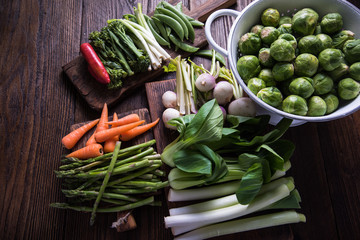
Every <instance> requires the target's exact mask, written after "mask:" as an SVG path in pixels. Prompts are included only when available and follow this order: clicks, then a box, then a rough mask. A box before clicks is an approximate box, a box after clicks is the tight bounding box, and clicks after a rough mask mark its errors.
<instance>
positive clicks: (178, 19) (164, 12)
mask: <svg viewBox="0 0 360 240" xmlns="http://www.w3.org/2000/svg"><path fill="white" fill-rule="evenodd" d="M156 9H157V10H158V12H159V13H160V14H165V15H167V16H169V17H172V18H174V19H175V20H176V21H178V22H179V23H180V25H181V27H182V28H183V30H184V36H185V38H186V39H189V30H188V27H187V25H186V24H185V22H184V21H183V20H182V19H181V18H180V17H179V16H178V15H177V14H176V13H174V12H172V11H171V10H169V9H166V8H162V7H157V8H156Z"/></svg>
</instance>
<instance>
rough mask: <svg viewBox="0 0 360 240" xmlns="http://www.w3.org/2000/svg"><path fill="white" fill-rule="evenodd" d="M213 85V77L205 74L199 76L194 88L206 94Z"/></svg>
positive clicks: (214, 82)
mask: <svg viewBox="0 0 360 240" xmlns="http://www.w3.org/2000/svg"><path fill="white" fill-rule="evenodd" d="M215 85H216V80H215V77H214V76H213V75H211V74H210V73H207V72H205V73H202V74H200V75H199V76H198V77H197V79H196V81H195V86H196V88H197V90H199V91H200V92H208V91H210V90H212V89H214V87H215Z"/></svg>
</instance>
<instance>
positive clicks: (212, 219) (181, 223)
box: [165, 182, 295, 236]
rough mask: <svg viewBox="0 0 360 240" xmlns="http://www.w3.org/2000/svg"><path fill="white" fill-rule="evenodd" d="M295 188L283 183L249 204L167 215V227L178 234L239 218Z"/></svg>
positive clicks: (267, 204)
mask: <svg viewBox="0 0 360 240" xmlns="http://www.w3.org/2000/svg"><path fill="white" fill-rule="evenodd" d="M294 188H295V185H294V184H293V183H292V182H289V184H282V185H280V186H279V187H277V188H275V189H274V190H272V191H269V192H265V193H263V194H261V195H259V196H256V197H255V198H254V200H253V201H252V202H251V203H250V204H247V205H241V204H236V205H232V206H229V207H225V208H221V209H215V210H211V211H206V212H201V213H190V214H181V215H175V216H168V217H165V227H167V228H169V227H171V228H172V229H171V231H172V233H173V234H174V235H175V236H176V235H179V234H182V233H185V232H188V231H191V230H194V229H196V228H199V227H203V226H206V225H209V224H213V223H218V222H223V221H227V220H231V219H234V218H238V217H241V216H244V215H247V214H250V213H253V212H256V211H258V210H260V209H263V208H265V207H267V206H269V205H271V204H273V203H275V202H277V201H279V200H280V199H283V198H285V197H287V196H288V195H289V194H290V192H291V191H292V190H293V189H294Z"/></svg>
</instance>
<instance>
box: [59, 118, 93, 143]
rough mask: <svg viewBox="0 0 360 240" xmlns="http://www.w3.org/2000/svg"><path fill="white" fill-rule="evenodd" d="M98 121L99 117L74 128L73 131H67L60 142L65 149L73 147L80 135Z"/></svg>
mask: <svg viewBox="0 0 360 240" xmlns="http://www.w3.org/2000/svg"><path fill="white" fill-rule="evenodd" d="M98 122H99V119H97V120H94V121H91V122H89V123H87V124H85V125H83V126H81V127H79V128H77V129H75V130H74V131H72V132H71V133H69V134H68V135H66V136H65V137H63V138H62V140H61V142H62V144H63V145H64V146H65V147H66V148H67V149H71V148H73V147H74V146H75V145H76V143H77V142H78V141H79V140H80V139H81V138H82V136H84V134H85V133H87V132H88V131H89V130H90V129H92V128H93V127H94V126H95V125H96V124H97V123H98Z"/></svg>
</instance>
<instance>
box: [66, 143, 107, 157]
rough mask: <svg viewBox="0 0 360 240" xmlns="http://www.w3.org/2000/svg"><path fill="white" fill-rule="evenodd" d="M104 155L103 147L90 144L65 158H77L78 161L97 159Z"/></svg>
mask: <svg viewBox="0 0 360 240" xmlns="http://www.w3.org/2000/svg"><path fill="white" fill-rule="evenodd" d="M103 154H104V151H103V146H102V145H100V144H91V145H89V146H86V147H83V148H80V149H78V150H76V151H74V152H72V153H70V154H68V155H66V157H67V158H79V159H87V158H93V157H98V156H101V155H103Z"/></svg>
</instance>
